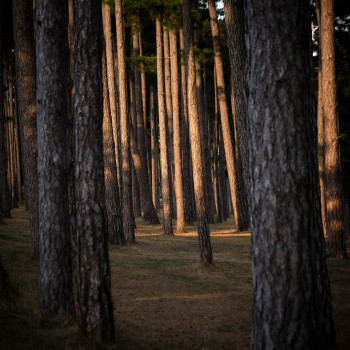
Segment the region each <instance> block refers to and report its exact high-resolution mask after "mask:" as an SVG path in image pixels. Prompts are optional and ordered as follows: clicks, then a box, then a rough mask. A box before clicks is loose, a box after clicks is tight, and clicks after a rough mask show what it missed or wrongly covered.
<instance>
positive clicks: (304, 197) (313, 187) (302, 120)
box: [245, 0, 335, 349]
mask: <svg viewBox="0 0 350 350" xmlns="http://www.w3.org/2000/svg"><path fill="white" fill-rule="evenodd" d="M245 4H246V16H247V17H246V18H247V28H249V31H248V35H247V38H246V45H247V70H246V80H247V84H248V92H249V94H248V109H247V115H248V125H249V150H250V154H249V165H250V176H251V177H250V178H251V186H252V188H251V200H250V204H251V219H252V268H253V271H252V274H253V324H252V344H251V348H252V349H320V348H322V349H326V348H327V349H328V348H331V347H332V345H334V341H335V334H334V326H333V319H332V305H331V294H330V285H329V280H328V273H327V267H326V257H325V249H324V240H323V232H322V222H321V211H320V198H319V189H318V183H317V182H318V171H317V156H316V118H315V116H314V114H313V109H312V94H311V84H310V76H311V72H310V68H311V63H310V40H309V36H308V35H307V33H309V31H310V19H309V11H308V7H309V4H308V2H305V1H300V2H298V3H297V4H296V2H295V1H287V2H286V1H284V0H273V1H272V0H267V1H264V2H261V1H260V0H246V2H245ZM267 42H268V43H269V44H268V45H266V43H267ZM300 96H302V97H303V98H302V99H301V98H300Z"/></svg>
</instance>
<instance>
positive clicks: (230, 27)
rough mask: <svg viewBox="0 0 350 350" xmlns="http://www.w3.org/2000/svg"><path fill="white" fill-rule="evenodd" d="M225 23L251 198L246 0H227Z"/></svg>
mask: <svg viewBox="0 0 350 350" xmlns="http://www.w3.org/2000/svg"><path fill="white" fill-rule="evenodd" d="M224 5H225V6H224V9H225V23H226V32H227V45H228V49H229V56H230V67H231V79H232V82H233V94H234V100H235V107H234V110H235V113H234V114H233V115H234V117H235V118H234V119H235V122H236V129H237V137H236V138H235V142H236V144H237V145H238V147H237V146H236V148H238V152H237V151H236V153H237V154H239V158H240V160H241V161H240V162H241V164H242V165H241V166H242V169H243V181H244V184H245V192H246V195H247V198H249V192H250V186H249V154H248V124H247V107H246V96H245V88H246V87H245V85H246V84H245V80H244V65H245V60H246V56H245V43H244V34H245V30H244V29H245V20H244V0H225V1H224Z"/></svg>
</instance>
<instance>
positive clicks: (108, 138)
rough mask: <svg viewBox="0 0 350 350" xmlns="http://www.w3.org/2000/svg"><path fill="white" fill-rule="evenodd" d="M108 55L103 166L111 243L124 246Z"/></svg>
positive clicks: (103, 59)
mask: <svg viewBox="0 0 350 350" xmlns="http://www.w3.org/2000/svg"><path fill="white" fill-rule="evenodd" d="M105 56H106V55H105V54H104V55H103V57H102V82H103V165H104V179H105V197H106V210H107V222H108V241H109V243H112V244H113V243H117V244H124V243H125V242H124V231H123V216H122V210H121V207H120V199H119V191H118V177H117V166H116V162H115V159H116V157H115V147H114V138H113V126H112V115H111V113H110V105H109V97H108V86H107V85H108V84H107V79H108V78H107V67H106V61H107V60H106V57H105Z"/></svg>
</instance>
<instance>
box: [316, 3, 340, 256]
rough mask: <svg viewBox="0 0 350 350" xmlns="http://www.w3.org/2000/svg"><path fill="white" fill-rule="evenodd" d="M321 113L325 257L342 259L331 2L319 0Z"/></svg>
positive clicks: (337, 128)
mask: <svg viewBox="0 0 350 350" xmlns="http://www.w3.org/2000/svg"><path fill="white" fill-rule="evenodd" d="M320 33H321V59H322V63H321V64H322V75H321V79H322V112H323V132H324V179H325V197H326V218H327V219H326V225H327V234H328V253H329V255H330V256H331V257H333V258H338V259H341V258H345V257H346V247H345V232H346V227H345V222H346V221H345V212H344V207H345V206H344V204H343V203H342V201H343V198H344V194H343V185H342V176H341V165H340V149H339V117H338V113H337V96H336V95H337V84H336V77H335V44H334V9H333V0H321V31H320Z"/></svg>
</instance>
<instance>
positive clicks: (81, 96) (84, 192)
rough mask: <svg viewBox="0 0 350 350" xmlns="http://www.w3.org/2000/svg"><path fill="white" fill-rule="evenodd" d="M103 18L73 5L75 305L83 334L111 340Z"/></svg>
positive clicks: (87, 1) (84, 5)
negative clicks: (105, 172) (103, 88)
mask: <svg viewBox="0 0 350 350" xmlns="http://www.w3.org/2000/svg"><path fill="white" fill-rule="evenodd" d="M101 35H102V17H101V2H100V1H99V0H76V1H75V2H74V78H75V81H74V82H75V96H74V97H75V99H74V107H75V145H76V149H75V159H76V169H75V180H76V182H75V184H76V200H77V207H76V209H77V236H78V303H79V316H80V317H79V326H80V329H81V331H82V333H85V334H90V335H92V336H93V337H94V338H96V339H98V340H102V341H114V337H115V335H114V333H115V332H114V320H113V305H112V297H111V277H110V267H109V258H108V242H107V234H108V233H107V221H106V218H105V198H104V174H103V145H102V138H103V137H102V117H101V116H102V113H103V110H102V105H103V96H102V74H101V68H102V67H101V62H102V45H101V41H102V40H101V39H102V38H101Z"/></svg>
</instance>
